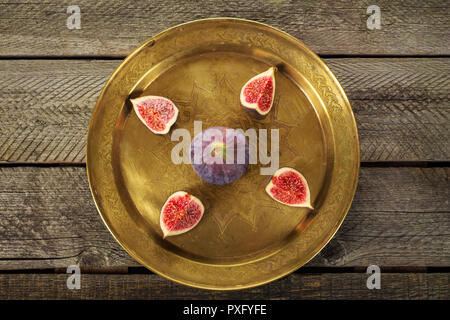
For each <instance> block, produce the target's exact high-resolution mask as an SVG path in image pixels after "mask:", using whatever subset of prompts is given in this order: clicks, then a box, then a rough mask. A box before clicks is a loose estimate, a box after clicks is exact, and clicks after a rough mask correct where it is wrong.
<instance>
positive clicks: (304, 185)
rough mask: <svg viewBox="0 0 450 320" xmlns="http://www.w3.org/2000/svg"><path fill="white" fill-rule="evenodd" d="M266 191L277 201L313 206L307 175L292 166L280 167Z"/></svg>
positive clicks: (293, 205) (307, 206)
mask: <svg viewBox="0 0 450 320" xmlns="http://www.w3.org/2000/svg"><path fill="white" fill-rule="evenodd" d="M266 192H267V193H268V194H269V196H271V197H272V198H273V199H275V200H276V201H278V202H280V203H283V204H286V205H288V206H291V207H306V208H310V209H314V208H313V207H312V206H311V198H310V193H309V187H308V182H307V181H306V179H305V177H304V176H303V175H302V174H301V173H300V172H298V171H297V170H294V169H292V168H281V169H278V170H277V171H276V172H275V174H274V175H273V176H272V178H271V179H270V182H269V184H268V185H267V186H266Z"/></svg>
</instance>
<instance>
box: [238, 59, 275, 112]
mask: <svg viewBox="0 0 450 320" xmlns="http://www.w3.org/2000/svg"><path fill="white" fill-rule="evenodd" d="M275 70H276V68H275V67H271V68H269V70H267V71H265V72H263V73H260V74H258V75H256V76H254V77H253V78H251V79H250V80H248V81H247V83H246V84H245V85H244V86H243V87H242V89H241V104H242V105H243V106H244V107H246V108H248V109H251V110H254V111H256V112H258V113H259V114H261V115H266V114H267V113H269V111H270V109H272V105H273V98H274V96H275V76H274V73H275Z"/></svg>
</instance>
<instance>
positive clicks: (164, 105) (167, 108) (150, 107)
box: [130, 96, 178, 134]
mask: <svg viewBox="0 0 450 320" xmlns="http://www.w3.org/2000/svg"><path fill="white" fill-rule="evenodd" d="M130 101H131V103H132V104H133V108H134V111H135V112H136V114H137V116H138V117H139V119H141V121H142V123H144V124H145V126H146V127H147V128H149V129H150V130H151V131H152V132H153V133H156V134H166V133H167V132H169V130H170V127H171V126H172V125H173V124H174V123H175V121H176V120H177V117H178V108H177V107H176V106H175V104H174V103H173V102H172V101H170V100H169V99H167V98H164V97H158V96H145V97H140V98H136V99H130Z"/></svg>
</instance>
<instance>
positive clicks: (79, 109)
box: [0, 58, 450, 163]
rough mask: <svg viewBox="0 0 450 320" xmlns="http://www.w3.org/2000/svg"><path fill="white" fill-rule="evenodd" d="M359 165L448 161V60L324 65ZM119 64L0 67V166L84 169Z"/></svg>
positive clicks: (28, 62) (38, 62)
mask: <svg viewBox="0 0 450 320" xmlns="http://www.w3.org/2000/svg"><path fill="white" fill-rule="evenodd" d="M326 63H327V64H328V65H329V66H330V68H331V69H332V71H333V72H334V73H335V74H336V76H337V78H338V79H339V80H340V82H341V84H342V86H343V87H344V89H345V91H346V93H347V95H348V97H349V99H350V101H351V104H352V107H353V109H354V112H355V115H356V118H357V122H358V128H359V134H360V138H361V158H362V161H448V160H449V159H450V77H449V76H448V75H449V74H450V59H448V58H433V59H410V58H402V59H388V58H385V59H356V58H351V59H326ZM119 64H120V61H119V60H112V61H96V60H94V61H86V60H4V61H0V123H1V124H2V126H1V127H0V162H10V163H84V162H85V145H86V133H87V127H88V124H89V119H90V116H91V113H92V109H93V107H94V105H95V102H96V99H97V97H98V94H99V93H100V91H101V89H102V87H103V86H104V84H105V83H106V80H107V78H108V77H109V75H110V74H111V73H112V72H113V71H114V69H115V68H116V67H117V66H118V65H119Z"/></svg>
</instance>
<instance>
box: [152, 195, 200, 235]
mask: <svg viewBox="0 0 450 320" xmlns="http://www.w3.org/2000/svg"><path fill="white" fill-rule="evenodd" d="M204 211H205V208H204V206H203V204H202V202H201V201H200V200H199V199H198V198H196V197H194V196H193V195H191V194H189V193H187V192H184V191H177V192H175V193H174V194H172V195H171V196H170V197H169V198H168V199H167V201H166V203H164V206H163V207H162V209H161V215H160V218H159V222H160V225H161V230H162V231H163V236H164V238H165V237H167V236H174V235H177V234H182V233H185V232H187V231H189V230H191V229H192V228H194V227H195V226H196V225H197V224H198V223H199V222H200V220H201V218H202V217H203V213H204Z"/></svg>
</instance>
